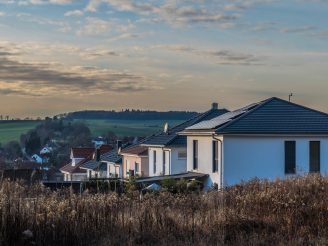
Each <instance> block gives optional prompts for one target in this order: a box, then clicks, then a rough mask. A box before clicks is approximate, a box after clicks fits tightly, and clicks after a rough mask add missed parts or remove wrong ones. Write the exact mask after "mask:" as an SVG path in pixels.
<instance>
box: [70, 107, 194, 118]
mask: <svg viewBox="0 0 328 246" xmlns="http://www.w3.org/2000/svg"><path fill="white" fill-rule="evenodd" d="M196 115H197V112H188V111H168V112H158V111H142V110H129V109H126V110H123V111H120V112H117V111H114V110H112V111H105V110H85V111H77V112H71V113H68V114H67V115H66V118H68V119H111V120H132V119H133V120H163V119H165V120H188V119H190V118H192V117H194V116H196Z"/></svg>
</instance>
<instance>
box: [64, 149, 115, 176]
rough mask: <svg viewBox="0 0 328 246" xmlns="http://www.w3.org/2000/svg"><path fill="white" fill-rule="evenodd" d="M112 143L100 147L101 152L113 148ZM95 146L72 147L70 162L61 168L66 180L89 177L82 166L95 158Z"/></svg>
mask: <svg viewBox="0 0 328 246" xmlns="http://www.w3.org/2000/svg"><path fill="white" fill-rule="evenodd" d="M111 148H112V147H111V146H110V145H102V146H100V147H99V150H100V152H101V153H106V152H108V151H110V150H111ZM95 154H96V149H95V148H72V149H71V155H70V159H71V161H70V163H68V164H67V165H65V166H63V167H62V168H60V171H61V172H62V173H63V174H64V181H82V180H86V179H87V176H88V174H87V170H86V169H83V168H81V166H82V165H83V164H85V163H87V162H89V161H91V160H93V159H94V158H95Z"/></svg>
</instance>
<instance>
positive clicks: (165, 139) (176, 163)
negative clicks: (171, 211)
mask: <svg viewBox="0 0 328 246" xmlns="http://www.w3.org/2000/svg"><path fill="white" fill-rule="evenodd" d="M226 112H228V111H227V110H226V109H218V104H217V103H213V104H212V108H211V109H210V110H209V111H207V112H205V113H202V114H199V115H197V116H196V117H194V118H192V119H190V120H188V121H186V122H184V123H182V124H180V125H178V126H176V127H173V128H171V129H169V128H168V127H167V126H166V127H165V129H164V131H163V132H162V133H160V134H157V135H154V136H152V137H149V138H148V139H146V140H145V141H144V142H143V143H142V146H146V147H148V157H149V159H148V163H149V176H160V175H173V174H179V173H185V172H187V137H186V136H179V135H178V132H180V131H183V130H184V129H185V128H186V127H189V126H191V125H194V124H196V123H198V122H200V121H203V120H209V119H212V118H214V117H217V116H219V115H222V114H224V113H226Z"/></svg>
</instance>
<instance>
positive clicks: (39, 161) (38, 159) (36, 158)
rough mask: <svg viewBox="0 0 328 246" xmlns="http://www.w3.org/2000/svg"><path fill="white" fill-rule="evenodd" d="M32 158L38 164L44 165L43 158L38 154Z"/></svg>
mask: <svg viewBox="0 0 328 246" xmlns="http://www.w3.org/2000/svg"><path fill="white" fill-rule="evenodd" d="M31 158H32V159H33V160H34V161H35V162H36V163H38V164H42V163H43V158H42V157H41V156H39V155H37V154H34V155H32V156H31Z"/></svg>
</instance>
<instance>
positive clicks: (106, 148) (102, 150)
mask: <svg viewBox="0 0 328 246" xmlns="http://www.w3.org/2000/svg"><path fill="white" fill-rule="evenodd" d="M112 149H113V146H112V145H110V144H103V145H101V146H100V154H101V155H102V154H105V153H107V152H109V151H111V150H112Z"/></svg>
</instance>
